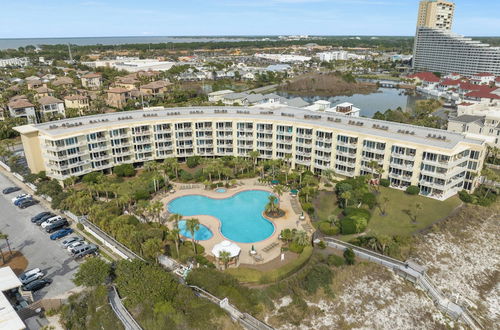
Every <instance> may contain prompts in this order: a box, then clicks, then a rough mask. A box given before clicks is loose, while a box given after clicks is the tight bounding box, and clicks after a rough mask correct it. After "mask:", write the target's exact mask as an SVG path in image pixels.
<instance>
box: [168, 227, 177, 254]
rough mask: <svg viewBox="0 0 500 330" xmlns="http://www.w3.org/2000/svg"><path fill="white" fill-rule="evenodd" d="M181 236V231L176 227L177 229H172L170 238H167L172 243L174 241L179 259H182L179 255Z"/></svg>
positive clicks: (169, 234)
mask: <svg viewBox="0 0 500 330" xmlns="http://www.w3.org/2000/svg"><path fill="white" fill-rule="evenodd" d="M179 234H180V230H179V228H177V227H176V228H173V229H170V231H169V233H168V236H167V239H168V240H170V241H173V242H174V244H175V249H176V250H177V257H180V255H179V242H180V238H179Z"/></svg>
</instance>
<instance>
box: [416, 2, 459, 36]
mask: <svg viewBox="0 0 500 330" xmlns="http://www.w3.org/2000/svg"><path fill="white" fill-rule="evenodd" d="M454 12H455V4H454V3H453V2H451V1H444V0H422V1H420V6H419V8H418V20H417V27H427V28H432V29H443V30H451V26H452V25H453V14H454Z"/></svg>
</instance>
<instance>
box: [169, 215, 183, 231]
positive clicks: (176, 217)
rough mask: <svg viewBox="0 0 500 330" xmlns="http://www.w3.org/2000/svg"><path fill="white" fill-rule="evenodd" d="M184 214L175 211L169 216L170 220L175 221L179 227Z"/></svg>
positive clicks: (175, 225) (175, 224)
mask: <svg viewBox="0 0 500 330" xmlns="http://www.w3.org/2000/svg"><path fill="white" fill-rule="evenodd" d="M181 219H182V215H181V214H179V213H173V214H171V215H170V216H169V217H168V221H169V222H173V223H174V228H179V221H181Z"/></svg>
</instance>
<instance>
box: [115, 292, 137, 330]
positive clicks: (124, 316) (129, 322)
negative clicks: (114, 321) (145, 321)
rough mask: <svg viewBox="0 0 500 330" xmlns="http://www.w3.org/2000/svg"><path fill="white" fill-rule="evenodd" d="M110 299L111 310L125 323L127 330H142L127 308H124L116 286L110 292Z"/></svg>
mask: <svg viewBox="0 0 500 330" xmlns="http://www.w3.org/2000/svg"><path fill="white" fill-rule="evenodd" d="M108 298H109V303H110V305H111V308H112V309H113V311H114V312H115V314H116V316H117V317H118V318H119V319H120V321H121V322H122V323H123V326H124V327H125V330H142V328H141V327H140V326H139V324H138V323H137V322H136V321H135V320H134V318H133V317H132V315H130V313H129V312H128V310H127V309H126V308H125V306H123V304H122V301H121V299H120V296H119V295H118V292H116V288H115V287H114V286H113V287H112V289H111V290H109V291H108Z"/></svg>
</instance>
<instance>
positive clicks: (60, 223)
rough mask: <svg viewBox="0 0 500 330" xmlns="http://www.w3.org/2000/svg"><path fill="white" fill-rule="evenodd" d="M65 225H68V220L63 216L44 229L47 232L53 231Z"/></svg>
mask: <svg viewBox="0 0 500 330" xmlns="http://www.w3.org/2000/svg"><path fill="white" fill-rule="evenodd" d="M67 225H69V223H68V220H66V219H65V218H62V219H61V220H57V221H56V222H54V223H51V224H50V225H48V226H47V227H45V231H46V232H47V233H53V232H55V231H56V230H59V229H61V228H63V227H66V226H67Z"/></svg>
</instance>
